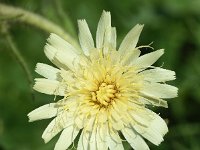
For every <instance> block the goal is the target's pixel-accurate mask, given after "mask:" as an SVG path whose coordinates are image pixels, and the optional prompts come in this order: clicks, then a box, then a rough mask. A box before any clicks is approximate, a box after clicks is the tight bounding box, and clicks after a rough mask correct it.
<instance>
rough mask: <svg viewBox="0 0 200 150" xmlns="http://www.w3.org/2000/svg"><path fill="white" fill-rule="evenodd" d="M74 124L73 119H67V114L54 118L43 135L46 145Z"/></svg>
mask: <svg viewBox="0 0 200 150" xmlns="http://www.w3.org/2000/svg"><path fill="white" fill-rule="evenodd" d="M72 124H74V123H73V118H67V114H66V113H62V114H59V116H57V117H56V118H54V119H53V120H52V121H51V122H50V124H49V125H48V126H47V128H46V129H45V131H44V132H43V134H42V138H43V139H44V141H45V143H47V142H49V141H50V140H51V139H52V138H53V137H54V136H56V135H57V134H58V133H59V132H60V131H62V130H63V129H64V128H67V127H68V126H71V125H72Z"/></svg>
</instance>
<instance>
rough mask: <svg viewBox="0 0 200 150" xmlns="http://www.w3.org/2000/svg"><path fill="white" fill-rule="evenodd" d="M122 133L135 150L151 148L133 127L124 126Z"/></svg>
mask: <svg viewBox="0 0 200 150" xmlns="http://www.w3.org/2000/svg"><path fill="white" fill-rule="evenodd" d="M121 131H122V134H123V135H124V137H125V139H126V140H127V141H128V143H129V144H130V145H131V147H132V148H133V149H134V150H149V147H148V145H147V144H146V142H145V141H144V140H143V138H141V136H140V135H139V134H138V133H136V132H135V131H134V130H133V129H129V128H124V129H123V130H121Z"/></svg>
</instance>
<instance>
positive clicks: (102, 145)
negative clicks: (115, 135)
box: [96, 124, 108, 150]
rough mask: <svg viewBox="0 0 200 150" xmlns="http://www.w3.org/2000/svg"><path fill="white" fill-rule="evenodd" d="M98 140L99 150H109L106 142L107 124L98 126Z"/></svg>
mask: <svg viewBox="0 0 200 150" xmlns="http://www.w3.org/2000/svg"><path fill="white" fill-rule="evenodd" d="M96 141H97V149H98V150H107V149H108V145H107V144H106V129H105V124H102V125H101V126H99V127H98V128H97V134H96Z"/></svg>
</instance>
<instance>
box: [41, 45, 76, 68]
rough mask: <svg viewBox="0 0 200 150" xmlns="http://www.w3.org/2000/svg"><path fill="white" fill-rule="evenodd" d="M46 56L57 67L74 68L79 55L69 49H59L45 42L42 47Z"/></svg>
mask: <svg viewBox="0 0 200 150" xmlns="http://www.w3.org/2000/svg"><path fill="white" fill-rule="evenodd" d="M44 52H45V54H46V56H47V57H48V58H49V60H51V62H53V63H54V64H55V65H56V66H58V67H59V68H64V69H66V70H67V69H68V68H69V69H70V70H74V67H75V64H74V63H76V60H78V58H79V56H78V55H77V54H76V53H75V52H73V51H71V50H68V51H67V50H66V49H64V50H59V49H58V48H56V47H54V46H52V45H49V44H46V46H45V48H44Z"/></svg>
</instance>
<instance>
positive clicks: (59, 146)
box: [54, 125, 80, 150]
mask: <svg viewBox="0 0 200 150" xmlns="http://www.w3.org/2000/svg"><path fill="white" fill-rule="evenodd" d="M79 131H80V130H79V129H77V128H76V127H74V126H73V125H71V126H69V127H67V128H65V129H64V130H63V131H62V133H61V135H60V137H59V139H58V141H57V143H56V145H55V148H54V150H66V149H67V148H68V147H69V146H70V145H71V143H72V142H73V141H74V139H75V138H76V136H77V135H78V133H79Z"/></svg>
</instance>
